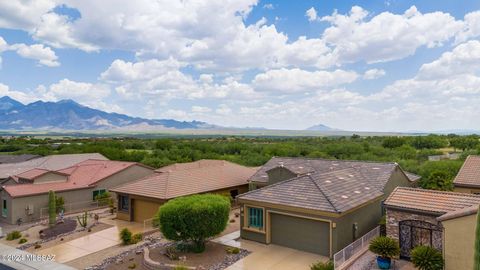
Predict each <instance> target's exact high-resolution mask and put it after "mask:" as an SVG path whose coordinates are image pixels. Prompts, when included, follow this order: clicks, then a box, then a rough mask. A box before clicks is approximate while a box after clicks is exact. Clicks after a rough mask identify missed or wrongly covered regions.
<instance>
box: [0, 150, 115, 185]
mask: <svg viewBox="0 0 480 270" xmlns="http://www.w3.org/2000/svg"><path fill="white" fill-rule="evenodd" d="M88 159H96V160H107V158H106V157H104V156H103V155H101V154H99V153H91V154H68V155H51V156H45V157H40V158H35V159H32V160H28V161H24V162H20V163H7V164H0V179H5V178H8V177H9V176H13V175H18V174H21V173H24V172H26V171H30V170H33V169H45V170H49V171H56V170H61V169H64V168H67V167H70V166H73V165H75V164H77V163H79V162H82V161H85V160H88Z"/></svg>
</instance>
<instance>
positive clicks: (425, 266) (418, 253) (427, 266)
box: [410, 246, 443, 270]
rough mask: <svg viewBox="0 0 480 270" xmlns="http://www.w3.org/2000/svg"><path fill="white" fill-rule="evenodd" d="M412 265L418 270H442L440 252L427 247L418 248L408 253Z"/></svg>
mask: <svg viewBox="0 0 480 270" xmlns="http://www.w3.org/2000/svg"><path fill="white" fill-rule="evenodd" d="M410 257H411V260H412V263H413V265H415V267H417V268H418V269H420V270H442V269H443V257H442V253H440V251H438V250H436V249H434V248H432V247H429V246H418V247H416V248H414V249H412V251H411V252H410Z"/></svg>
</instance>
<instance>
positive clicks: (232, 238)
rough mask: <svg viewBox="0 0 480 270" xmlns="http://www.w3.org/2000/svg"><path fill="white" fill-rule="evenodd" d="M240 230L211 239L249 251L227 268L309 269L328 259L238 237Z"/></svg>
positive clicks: (252, 269) (247, 269)
mask: <svg viewBox="0 0 480 270" xmlns="http://www.w3.org/2000/svg"><path fill="white" fill-rule="evenodd" d="M239 237H240V231H236V232H233V233H231V234H228V235H225V236H222V237H220V238H217V239H215V240H213V241H214V242H217V243H221V244H224V245H229V246H234V247H240V248H243V249H246V250H248V251H251V252H252V253H251V254H250V255H248V256H247V257H245V258H243V259H241V260H239V261H237V262H236V263H235V264H233V265H231V266H230V267H228V268H227V270H255V269H264V270H270V269H271V270H291V269H296V270H297V269H298V270H302V269H305V270H309V269H310V265H312V264H313V263H315V262H318V261H320V260H322V261H328V258H327V257H323V256H320V255H317V254H313V253H308V252H304V251H299V250H296V249H291V248H286V247H282V246H277V245H272V244H270V245H264V244H260V243H257V242H253V241H248V240H244V239H238V238H239Z"/></svg>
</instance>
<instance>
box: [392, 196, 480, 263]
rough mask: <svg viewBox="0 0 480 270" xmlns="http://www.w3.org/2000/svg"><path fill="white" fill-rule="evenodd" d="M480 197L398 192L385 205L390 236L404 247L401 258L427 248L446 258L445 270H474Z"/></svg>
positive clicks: (407, 257) (401, 249)
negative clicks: (420, 246) (423, 246)
mask: <svg viewBox="0 0 480 270" xmlns="http://www.w3.org/2000/svg"><path fill="white" fill-rule="evenodd" d="M479 204H480V195H474V194H469V193H458V192H448V191H436V190H426V189H420V188H404V187H398V188H396V189H395V190H394V191H393V192H392V194H390V196H389V197H388V198H387V200H386V201H385V208H386V211H387V224H386V227H387V236H389V237H392V238H394V239H396V240H398V241H399V243H400V257H401V258H403V259H407V260H408V259H410V252H411V250H412V249H413V248H414V247H416V246H418V245H427V246H431V247H433V248H436V249H437V250H439V251H441V252H442V253H443V254H444V258H445V269H447V270H450V269H451V270H454V269H472V264H473V250H474V248H473V247H474V244H473V243H474V242H473V241H474V240H473V239H474V238H475V237H474V235H475V223H476V221H475V216H474V215H475V214H476V209H478V205H479Z"/></svg>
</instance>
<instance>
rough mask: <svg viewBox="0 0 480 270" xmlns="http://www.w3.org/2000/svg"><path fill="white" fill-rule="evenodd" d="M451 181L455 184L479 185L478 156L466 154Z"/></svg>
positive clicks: (479, 161) (479, 169) (479, 167)
mask: <svg viewBox="0 0 480 270" xmlns="http://www.w3.org/2000/svg"><path fill="white" fill-rule="evenodd" d="M453 183H454V184H455V185H456V186H465V187H480V156H473V155H471V156H468V157H467V159H466V160H465V162H464V163H463V166H462V168H461V169H460V171H459V172H458V174H457V177H455V180H454V181H453Z"/></svg>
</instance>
